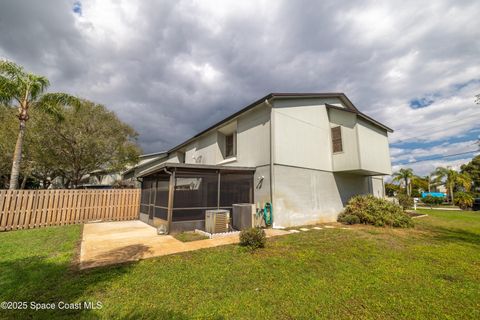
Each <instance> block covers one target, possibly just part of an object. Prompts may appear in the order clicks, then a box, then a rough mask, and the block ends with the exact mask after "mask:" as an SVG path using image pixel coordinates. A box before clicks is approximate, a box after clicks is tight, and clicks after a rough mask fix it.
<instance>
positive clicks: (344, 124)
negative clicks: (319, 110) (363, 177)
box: [328, 109, 360, 171]
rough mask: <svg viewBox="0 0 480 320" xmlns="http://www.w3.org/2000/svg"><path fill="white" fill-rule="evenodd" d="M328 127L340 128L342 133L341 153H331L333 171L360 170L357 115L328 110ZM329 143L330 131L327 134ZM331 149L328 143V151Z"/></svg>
mask: <svg viewBox="0 0 480 320" xmlns="http://www.w3.org/2000/svg"><path fill="white" fill-rule="evenodd" d="M328 115H329V121H330V127H331V128H334V127H337V126H340V128H341V132H342V149H343V150H342V151H341V152H335V153H332V164H333V171H346V170H357V169H359V168H360V160H359V156H358V140H357V130H356V124H357V115H356V114H354V113H351V112H345V111H340V110H335V109H329V110H328ZM329 139H330V142H331V139H332V136H331V131H330V132H329ZM331 148H332V146H331V143H330V149H331Z"/></svg>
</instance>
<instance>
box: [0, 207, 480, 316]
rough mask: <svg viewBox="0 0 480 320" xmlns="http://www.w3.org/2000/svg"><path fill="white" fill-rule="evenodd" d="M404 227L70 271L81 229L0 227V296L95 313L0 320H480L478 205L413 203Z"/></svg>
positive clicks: (312, 234) (322, 233)
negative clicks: (411, 221)
mask: <svg viewBox="0 0 480 320" xmlns="http://www.w3.org/2000/svg"><path fill="white" fill-rule="evenodd" d="M422 212H425V213H428V214H429V216H428V217H423V218H419V219H416V227H415V228H414V229H411V230H394V229H382V228H374V227H367V226H361V227H353V228H352V229H353V230H343V229H323V230H311V231H307V232H301V233H296V234H292V235H288V236H283V237H278V238H274V239H269V240H268V242H267V247H266V248H265V249H263V250H259V251H257V252H255V253H253V254H252V253H249V252H246V251H245V250H241V249H240V248H239V247H238V246H234V245H230V246H224V247H217V248H212V249H205V250H199V251H194V252H188V253H183V254H178V255H172V256H164V257H159V258H155V259H148V260H144V261H140V262H137V263H131V264H127V265H121V266H115V267H106V268H98V269H93V270H89V271H84V272H79V271H76V270H74V269H73V268H72V267H71V261H73V259H74V258H75V254H76V243H77V242H78V240H79V237H80V232H81V228H80V227H79V226H68V227H57V228H45V229H39V230H26V231H15V232H5V233H1V234H0V288H1V290H0V301H5V300H6V301H36V302H58V301H63V302H79V301H93V302H96V301H100V302H101V303H102V304H103V308H102V309H101V310H89V311H87V310H67V311H65V310H53V311H36V312H35V311H32V310H23V311H5V310H0V318H17V319H22V318H27V317H45V318H67V317H71V316H77V317H81V318H92V319H96V318H105V319H110V318H122V319H124V318H126V319H137V318H144V319H188V318H209V319H211V318H214V319H223V318H231V319H239V318H240V319H312V318H330V319H331V318H335V319H342V318H351V319H361V318H364V319H404V318H410V319H411V318H419V319H438V318H443V319H480V213H479V212H477V213H473V212H459V211H441V210H422Z"/></svg>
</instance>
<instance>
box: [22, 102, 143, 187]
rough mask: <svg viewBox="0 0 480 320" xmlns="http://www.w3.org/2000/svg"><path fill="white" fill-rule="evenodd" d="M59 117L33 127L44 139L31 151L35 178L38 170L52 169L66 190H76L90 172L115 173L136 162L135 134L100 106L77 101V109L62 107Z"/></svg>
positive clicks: (138, 152) (137, 152)
mask: <svg viewBox="0 0 480 320" xmlns="http://www.w3.org/2000/svg"><path fill="white" fill-rule="evenodd" d="M60 114H61V120H58V119H56V118H53V117H52V118H51V120H50V122H48V126H39V127H38V128H36V130H37V131H38V132H39V134H38V137H48V139H45V141H44V143H42V144H38V143H34V147H33V148H32V150H31V153H32V156H33V158H35V159H36V161H35V162H36V163H35V169H34V171H35V170H37V173H36V174H37V176H38V177H40V176H41V175H40V174H39V173H38V171H42V170H46V169H47V168H55V175H58V176H60V177H61V178H62V179H63V180H64V181H65V185H66V187H77V186H78V185H79V183H80V181H81V179H82V177H84V176H85V175H87V174H90V173H91V172H93V171H99V170H101V171H102V172H104V173H112V172H118V171H121V170H124V169H125V168H126V167H127V166H128V165H131V164H135V163H137V161H138V156H139V154H140V149H139V147H138V146H137V145H136V138H137V133H136V132H135V130H133V129H132V128H131V127H130V126H128V125H126V124H125V123H123V122H121V121H120V120H119V119H118V118H117V116H116V115H115V114H114V113H113V112H110V111H108V110H107V109H106V108H105V107H104V106H102V105H99V104H95V103H93V102H90V101H87V100H81V102H80V106H79V107H74V106H73V107H72V106H65V107H63V108H62V109H61V110H60ZM39 168H40V169H41V170H39ZM49 174H51V173H49V172H46V171H44V175H43V176H44V177H45V176H48V175H49Z"/></svg>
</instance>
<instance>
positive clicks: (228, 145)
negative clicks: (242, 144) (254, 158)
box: [225, 132, 236, 158]
mask: <svg viewBox="0 0 480 320" xmlns="http://www.w3.org/2000/svg"><path fill="white" fill-rule="evenodd" d="M235 142H236V141H235V132H234V133H231V134H228V135H226V136H225V158H229V157H234V156H235V155H236V150H235V149H236V148H235V147H236V146H235Z"/></svg>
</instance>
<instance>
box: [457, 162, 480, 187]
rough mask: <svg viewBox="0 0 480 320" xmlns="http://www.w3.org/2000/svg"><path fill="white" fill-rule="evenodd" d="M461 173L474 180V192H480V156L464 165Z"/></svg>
mask: <svg viewBox="0 0 480 320" xmlns="http://www.w3.org/2000/svg"><path fill="white" fill-rule="evenodd" d="M460 172H461V173H465V174H468V175H469V176H470V178H472V182H473V188H474V190H475V191H477V190H478V191H480V155H478V156H476V157H474V158H473V159H472V161H470V162H469V163H467V164H464V165H462V166H461V167H460Z"/></svg>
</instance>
